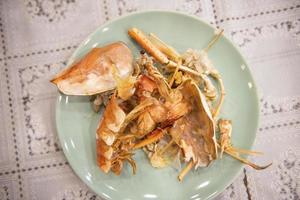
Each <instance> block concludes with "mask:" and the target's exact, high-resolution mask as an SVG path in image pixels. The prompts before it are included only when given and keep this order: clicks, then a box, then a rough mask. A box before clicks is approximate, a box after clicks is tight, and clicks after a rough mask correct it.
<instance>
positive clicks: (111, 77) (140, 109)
mask: <svg viewBox="0 0 300 200" xmlns="http://www.w3.org/2000/svg"><path fill="white" fill-rule="evenodd" d="M222 33H223V30H221V31H220V32H219V33H217V34H216V35H215V36H214V37H213V38H212V40H211V41H210V42H209V44H208V46H207V47H206V48H204V49H203V50H201V51H197V50H193V49H188V50H187V51H186V52H184V53H182V54H181V53H179V52H177V51H176V50H175V49H174V48H173V47H171V46H170V45H168V44H166V43H165V42H163V41H162V40H161V39H160V38H159V37H158V36H156V35H155V34H153V33H150V34H149V35H146V34H145V33H143V32H142V31H141V30H139V29H137V28H131V29H129V30H128V34H129V36H130V37H131V38H132V39H133V40H135V41H136V42H137V43H138V44H139V45H140V46H141V47H142V48H143V49H144V50H145V51H143V52H141V54H140V57H139V58H138V59H136V60H134V59H133V56H132V53H131V51H130V49H129V48H128V47H127V46H126V45H125V44H124V43H122V42H116V43H113V44H109V45H107V46H104V47H101V48H94V49H92V50H91V51H90V52H89V53H88V54H87V55H86V56H84V57H83V58H82V59H81V60H80V61H78V62H77V63H75V64H73V65H71V67H69V68H68V69H66V70H64V71H62V72H61V73H59V74H58V75H57V76H55V77H54V79H52V80H51V82H53V83H54V84H56V85H57V87H58V89H59V90H60V91H61V92H63V93H65V94H67V95H93V96H92V99H91V101H93V108H94V110H95V111H96V112H98V111H99V109H100V107H101V106H102V105H104V106H105V111H104V114H103V116H102V118H101V120H100V122H99V126H98V128H97V131H96V154H97V164H98V166H99V168H100V169H101V170H102V171H103V172H104V173H109V172H113V173H115V174H116V175H120V174H121V173H122V169H123V167H124V163H125V162H127V163H129V164H130V165H131V167H132V171H133V174H135V173H136V171H137V165H136V162H135V160H134V153H135V151H137V150H139V149H141V150H143V151H144V152H145V154H146V155H147V157H148V158H149V163H150V164H151V165H152V166H153V167H155V168H164V167H168V166H170V165H172V164H173V163H182V164H183V165H184V167H183V168H182V169H181V171H180V172H179V174H178V179H179V181H182V180H183V179H184V177H185V176H186V175H187V174H188V172H189V171H190V170H192V169H194V170H197V169H198V168H199V167H207V166H209V165H210V164H211V163H212V162H213V161H214V160H216V159H218V158H222V157H223V154H224V153H226V154H228V155H229V156H231V157H233V158H234V159H237V160H239V161H240V162H242V163H244V164H247V165H249V166H251V167H253V168H254V169H257V170H260V169H265V168H267V167H268V166H270V165H267V166H258V165H256V164H253V163H251V162H250V161H248V160H247V159H245V158H243V157H241V154H250V155H257V154H260V153H259V152H255V151H250V150H244V149H238V148H236V147H234V146H233V145H232V144H231V135H232V131H233V128H232V122H231V121H230V120H226V119H219V113H220V110H221V107H222V104H223V102H224V98H225V87H224V83H223V80H222V77H221V74H220V73H219V72H218V71H217V70H216V69H215V67H214V65H213V63H212V62H211V61H210V59H209V58H208V51H209V50H210V49H211V48H212V46H213V45H214V44H215V43H216V42H217V40H218V39H219V38H220V37H221V35H222ZM217 136H219V137H217ZM217 138H218V139H217Z"/></svg>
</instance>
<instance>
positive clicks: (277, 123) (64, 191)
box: [0, 0, 300, 200]
mask: <svg viewBox="0 0 300 200" xmlns="http://www.w3.org/2000/svg"><path fill="white" fill-rule="evenodd" d="M147 9H166V10H177V11H182V12H185V13H188V14H193V15H196V16H198V17H199V18H202V19H204V20H206V21H208V22H209V23H211V24H213V25H214V26H216V27H222V28H224V29H225V34H226V35H227V36H228V37H229V38H231V39H232V40H233V41H234V42H235V43H236V44H237V45H238V46H239V47H240V49H241V51H242V53H243V54H244V56H245V57H246V59H247V60H248V62H249V65H250V68H251V70H252V72H253V74H254V78H255V79H256V81H257V85H258V87H259V95H260V103H261V112H260V115H261V118H260V119H261V121H260V127H259V131H258V133H257V139H256V143H255V149H256V150H260V151H263V152H265V156H263V157H256V158H253V160H254V161H256V162H259V163H266V162H268V161H270V160H272V161H273V165H272V167H270V168H268V169H267V170H264V171H260V172H257V171H254V170H252V169H250V168H248V167H246V168H245V169H244V170H243V171H242V173H241V174H240V175H239V177H238V178H237V179H236V180H235V181H234V183H233V184H232V185H230V186H229V187H228V188H227V189H226V190H225V191H224V192H223V193H222V194H221V195H219V196H218V197H217V199H272V200H273V199H295V200H296V199H300V145H299V144H300V46H299V44H300V1H299V0H281V1H280V0H264V1H261V0H252V1H247V0H223V1H219V0H173V1H162V0H152V1H147V0H130V1H129V0H127V1H126V0H112V1H109V0H85V1H82V0H49V1H46V0H45V1H43V0H0V70H1V72H0V119H1V120H0V199H1V200H2V199H3V200H6V199H28V200H35V199H36V200H44V199H45V200H47V199H52V200H62V199H101V198H99V197H97V196H96V195H95V194H94V193H93V192H92V191H90V190H89V189H88V188H87V187H86V186H85V185H84V184H83V183H82V182H81V181H80V180H79V178H78V177H77V176H76V175H75V174H74V173H73V171H72V170H71V168H70V166H69V165H68V162H67V161H66V159H65V157H64V155H63V153H62V150H61V147H60V144H59V142H58V140H57V134H56V129H55V121H54V115H55V109H54V108H55V98H56V94H57V90H56V88H55V87H54V86H53V85H51V84H49V81H48V80H49V78H50V77H52V76H53V74H55V73H56V72H58V71H59V70H60V69H61V68H63V67H65V65H66V60H67V59H68V57H69V56H70V55H71V53H72V52H73V51H74V49H75V48H76V47H77V46H78V44H79V43H80V42H81V41H82V40H83V39H84V38H85V37H86V36H87V35H88V34H89V33H90V32H91V31H93V30H94V29H95V28H97V27H98V26H100V25H101V24H103V23H104V22H106V21H108V20H111V19H114V18H116V17H117V16H120V15H124V14H126V13H130V12H134V11H140V10H147ZM245 128H246V127H245Z"/></svg>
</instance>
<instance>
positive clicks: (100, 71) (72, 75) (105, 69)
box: [51, 42, 133, 95]
mask: <svg viewBox="0 0 300 200" xmlns="http://www.w3.org/2000/svg"><path fill="white" fill-rule="evenodd" d="M132 62H133V56H132V52H131V50H130V49H129V48H128V47H127V46H126V44H124V43H123V42H115V43H112V44H109V45H106V46H104V47H101V48H93V49H92V50H91V51H90V52H89V53H87V54H86V55H85V56H84V57H83V58H82V59H81V60H79V61H78V62H76V63H75V64H73V65H71V66H70V67H69V68H67V69H65V70H63V71H62V72H60V73H59V74H57V75H56V76H55V77H54V78H53V79H52V80H51V82H52V83H54V84H55V85H56V86H57V87H58V89H59V90H60V91H61V92H62V93H64V94H67V95H94V94H99V93H102V92H105V91H108V90H112V89H114V88H115V87H116V85H117V83H116V81H115V80H114V78H113V74H112V65H113V64H114V65H115V66H116V68H117V70H118V72H119V74H120V78H126V77H128V76H129V75H131V74H132V72H133V65H132Z"/></svg>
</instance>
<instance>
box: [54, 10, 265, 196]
mask: <svg viewBox="0 0 300 200" xmlns="http://www.w3.org/2000/svg"><path fill="white" fill-rule="evenodd" d="M146 13H165V14H172V15H180V16H183V17H188V18H191V19H194V20H197V21H199V22H201V23H203V24H205V25H207V26H209V27H210V28H212V29H214V30H216V29H217V28H216V27H214V26H213V25H211V24H209V23H208V22H207V21H205V20H203V19H202V18H201V17H199V16H196V15H192V14H187V13H185V12H181V11H172V10H163V9H148V10H142V11H135V12H132V13H127V14H124V15H122V16H118V17H115V18H114V19H111V20H108V21H106V22H105V23H103V24H101V25H99V26H98V27H97V28H96V29H94V30H93V31H92V32H91V33H90V34H88V35H87V36H86V37H85V39H84V40H83V41H82V42H80V43H79V45H78V46H77V48H76V49H75V50H74V51H73V53H72V54H71V56H70V57H69V58H68V61H67V64H66V67H68V66H70V65H71V64H72V63H74V62H76V60H77V59H75V57H76V56H75V55H76V54H78V52H79V51H80V49H81V48H82V47H83V46H84V45H85V43H86V41H87V40H88V39H89V38H91V37H92V36H93V35H94V34H96V33H97V32H98V31H100V30H101V29H103V28H105V26H108V25H110V24H111V23H114V22H116V21H119V20H122V19H124V18H127V17H131V16H135V15H141V14H146ZM222 38H223V39H224V40H226V42H228V43H229V44H230V45H231V46H232V47H233V48H234V50H235V51H237V52H238V55H239V57H240V58H241V59H242V61H243V63H244V65H245V67H246V68H247V69H248V72H249V76H250V77H251V79H252V82H251V83H252V86H253V87H252V89H253V90H254V94H255V100H256V101H255V102H256V104H257V106H256V110H255V112H256V113H257V116H256V123H255V124H256V126H255V127H254V128H255V131H254V139H253V141H252V142H251V144H250V148H249V149H252V148H253V145H254V143H255V141H256V138H257V137H256V136H257V131H258V127H259V123H260V114H259V113H260V101H259V95H258V91H257V84H256V81H255V79H254V76H253V73H252V71H251V69H250V67H249V65H248V62H247V61H246V59H245V58H244V56H243V54H242V53H241V51H240V50H239V48H238V47H237V46H236V44H235V43H233V42H232V41H231V40H230V39H229V38H227V36H226V35H225V34H223V35H222ZM61 94H62V93H61V92H60V91H59V90H58V93H57V97H56V103H55V125H56V133H57V135H58V139H59V142H60V144H61V146H62V149H63V153H64V156H65V157H66V159H67V161H68V163H69V164H70V165H69V166H70V167H71V169H72V171H74V172H75V174H76V175H77V176H78V177H79V178H80V180H81V181H82V182H83V183H84V184H85V185H86V186H87V187H88V188H89V189H91V190H92V191H93V192H94V193H95V194H97V195H99V196H100V197H101V198H103V199H107V197H106V194H105V193H104V192H103V190H101V188H100V189H99V188H98V187H96V186H95V185H93V184H90V183H89V182H88V181H87V180H86V179H85V178H84V177H83V175H81V174H80V172H79V171H78V170H77V169H76V168H74V167H73V165H75V164H74V163H73V161H72V159H71V157H70V156H69V155H68V153H67V150H66V148H65V146H64V145H63V141H64V140H62V133H61V131H59V127H58V121H60V120H59V119H58V118H59V117H58V112H59V104H60V95H61ZM66 96H70V95H66ZM247 157H248V156H247V155H246V156H245V158H247ZM244 167H245V165H244V164H241V165H240V166H239V170H238V171H237V173H236V174H235V175H234V176H233V177H232V178H230V179H229V181H228V182H227V183H226V184H224V185H223V187H222V186H220V188H221V189H220V190H218V191H217V192H215V193H213V194H212V195H210V196H208V197H207V198H206V199H207V200H208V199H213V198H215V197H216V196H218V195H219V194H221V193H222V192H223V191H224V190H225V189H226V188H227V187H228V186H229V185H230V184H232V183H233V182H234V180H235V179H236V178H237V177H238V176H239V175H240V174H241V171H242V170H243V169H244Z"/></svg>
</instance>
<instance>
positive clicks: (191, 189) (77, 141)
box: [56, 11, 259, 200]
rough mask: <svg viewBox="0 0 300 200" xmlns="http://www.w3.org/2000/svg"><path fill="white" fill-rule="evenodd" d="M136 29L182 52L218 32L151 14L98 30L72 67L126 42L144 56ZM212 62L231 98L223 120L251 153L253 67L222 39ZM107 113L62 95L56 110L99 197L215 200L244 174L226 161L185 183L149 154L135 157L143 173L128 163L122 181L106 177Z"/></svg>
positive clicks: (184, 18)
mask: <svg viewBox="0 0 300 200" xmlns="http://www.w3.org/2000/svg"><path fill="white" fill-rule="evenodd" d="M130 27H137V28H140V29H141V30H143V31H145V32H154V33H156V34H157V35H158V36H159V37H160V38H161V39H162V40H164V41H165V42H167V43H168V44H170V45H172V46H173V47H175V48H176V49H177V50H179V51H180V52H183V51H185V50H186V49H188V48H193V49H199V50H200V49H202V48H204V47H205V46H206V45H207V44H208V42H209V41H210V40H211V38H212V37H213V35H214V31H215V29H214V28H213V27H211V26H210V25H208V24H207V23H205V22H203V21H201V20H200V19H198V18H195V17H192V16H188V15H185V14H180V13H175V12H166V11H148V12H141V13H134V14H131V15H128V16H125V17H121V18H119V19H116V20H114V21H111V22H109V23H106V24H105V25H103V26H101V27H100V28H98V29H97V30H96V31H95V32H93V33H92V34H91V35H90V36H89V37H88V38H87V39H86V40H85V41H84V42H83V43H82V44H81V45H80V46H79V47H78V48H77V50H76V51H75V52H74V54H73V55H72V57H71V58H70V60H69V64H70V63H72V62H74V61H75V60H77V59H79V58H80V57H82V56H83V55H84V54H86V53H87V52H88V51H89V50H90V49H91V48H93V47H96V46H103V45H105V44H108V43H112V42H115V41H124V42H125V43H126V44H128V46H129V47H130V49H131V50H132V51H133V52H134V53H135V55H137V54H138V51H139V47H138V45H136V44H135V43H134V42H133V41H132V40H131V39H130V38H129V36H128V35H127V30H128V28H130ZM209 57H210V59H211V60H212V62H213V63H214V65H215V66H216V68H217V69H218V70H219V72H220V73H221V75H222V77H223V80H224V84H225V88H226V98H225V103H224V106H223V108H222V111H221V117H224V118H228V119H231V120H232V121H233V135H232V143H233V144H234V145H235V146H237V147H241V148H245V149H250V148H251V146H252V144H253V142H254V139H255V133H256V129H257V124H258V110H259V109H258V108H259V107H258V100H257V92H256V87H255V84H254V81H253V78H252V76H251V74H250V72H249V69H248V67H247V64H246V62H245V60H244V58H243V57H242V56H241V54H240V53H239V51H238V50H237V49H236V48H235V47H234V46H233V44H232V43H231V42H230V41H229V40H228V39H227V38H226V37H222V38H221V39H220V40H219V41H218V43H217V44H216V45H215V46H214V47H213V48H212V49H211V50H209ZM100 118H101V114H100V115H99V114H95V113H94V112H93V111H92V109H91V106H90V103H89V99H88V98H87V97H75V96H65V95H62V94H59V96H58V99H57V107H56V124H57V130H58V136H59V139H60V142H61V144H62V147H63V150H64V153H65V155H66V157H67V159H68V161H69V163H70V165H71V167H72V168H73V170H74V171H75V173H76V174H77V175H78V176H79V177H80V178H81V179H82V181H83V182H85V183H86V184H87V185H88V186H89V187H90V188H91V189H92V190H93V191H94V192H95V193H97V194H98V195H100V196H101V197H103V198H106V199H118V200H121V199H124V200H125V199H126V200H129V199H131V200H134V199H173V200H174V199H181V200H182V199H191V200H199V199H211V198H213V197H215V196H216V195H217V194H219V193H220V192H222V191H223V190H224V189H225V187H226V186H228V185H229V184H230V183H232V181H233V179H234V178H235V177H236V176H237V175H238V173H239V172H240V171H241V169H242V167H243V166H242V164H241V163H239V162H238V161H235V160H233V159H232V158H230V157H227V156H225V157H224V158H223V159H222V160H217V161H215V162H214V163H212V164H211V165H210V166H209V167H207V168H203V169H199V170H197V171H194V172H190V173H189V174H188V175H187V176H186V177H185V179H184V181H183V182H178V181H177V174H178V171H176V169H174V168H172V167H168V168H165V169H154V168H152V167H151V165H150V164H149V163H148V160H147V159H146V157H145V155H144V154H143V153H142V152H138V153H137V154H136V155H135V156H134V158H135V160H136V163H137V166H138V171H137V174H136V175H134V176H133V175H132V173H131V168H130V166H128V165H127V164H126V165H125V168H124V170H123V172H122V174H121V175H120V176H115V175H114V174H112V173H110V174H104V173H102V171H100V169H99V168H98V166H97V164H96V153H95V148H96V147H95V132H96V128H97V125H98V123H99V119H100Z"/></svg>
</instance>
